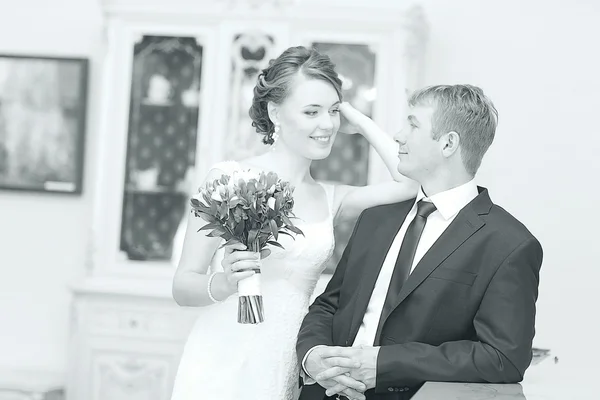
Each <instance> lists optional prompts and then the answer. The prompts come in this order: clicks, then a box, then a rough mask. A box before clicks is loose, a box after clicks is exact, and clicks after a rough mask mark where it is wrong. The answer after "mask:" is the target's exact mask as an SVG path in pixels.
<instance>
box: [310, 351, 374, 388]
mask: <svg viewBox="0 0 600 400" xmlns="http://www.w3.org/2000/svg"><path fill="white" fill-rule="evenodd" d="M379 349H380V347H372V346H360V347H324V348H323V349H322V352H321V357H323V358H324V359H325V360H326V361H328V362H329V363H330V364H332V366H331V368H329V369H327V370H325V371H323V372H321V373H319V374H318V375H316V377H315V379H316V380H317V382H319V380H325V381H327V380H331V379H333V380H334V381H336V382H337V383H338V384H339V385H343V382H344V381H345V379H346V378H347V377H348V376H344V375H340V371H341V368H342V366H341V365H338V364H337V360H347V359H351V360H354V361H358V363H359V364H360V366H358V367H354V368H352V369H351V370H350V371H349V377H350V378H353V379H354V380H356V381H359V382H362V383H364V384H365V386H366V389H372V388H374V387H375V384H376V380H377V356H378V355H379ZM338 387H339V386H336V387H335V388H333V390H336V389H337V388H338ZM338 393H339V392H338Z"/></svg>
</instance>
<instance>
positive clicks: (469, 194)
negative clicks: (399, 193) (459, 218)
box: [415, 179, 479, 220]
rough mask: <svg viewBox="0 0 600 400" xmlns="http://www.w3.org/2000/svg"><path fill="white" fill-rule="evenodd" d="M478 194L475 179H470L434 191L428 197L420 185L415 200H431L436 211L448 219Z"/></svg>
mask: <svg viewBox="0 0 600 400" xmlns="http://www.w3.org/2000/svg"><path fill="white" fill-rule="evenodd" d="M478 195H479V190H477V184H476V183H475V179H471V180H470V181H469V182H467V183H464V184H462V185H460V186H457V187H455V188H452V189H449V190H446V191H443V192H440V193H436V194H434V195H433V196H430V197H427V196H425V193H423V188H422V187H420V188H419V192H418V193H417V198H416V202H418V201H419V200H422V199H424V200H425V201H431V202H432V203H433V204H434V205H435V207H436V209H437V211H439V213H440V215H441V216H442V218H444V219H445V220H448V219H450V218H452V217H453V216H455V215H456V214H458V212H459V211H460V210H462V209H463V208H464V207H465V206H466V205H467V204H469V203H470V202H471V200H473V199H474V198H475V197H477V196H478ZM416 202H415V204H416Z"/></svg>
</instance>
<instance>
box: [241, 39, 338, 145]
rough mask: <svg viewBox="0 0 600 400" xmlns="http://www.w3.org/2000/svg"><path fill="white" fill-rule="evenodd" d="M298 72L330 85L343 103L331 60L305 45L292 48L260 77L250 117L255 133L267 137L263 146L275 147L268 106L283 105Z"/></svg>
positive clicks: (270, 62) (271, 63)
mask: <svg viewBox="0 0 600 400" xmlns="http://www.w3.org/2000/svg"><path fill="white" fill-rule="evenodd" d="M298 73H301V74H302V75H304V76H305V77H307V78H311V79H319V80H322V81H325V82H327V83H329V84H331V85H332V86H333V87H334V89H335V90H336V92H337V94H338V97H339V98H340V101H341V100H342V81H341V80H340V78H339V77H338V74H337V72H335V65H334V64H333V62H331V59H330V58H329V57H328V56H326V55H324V54H321V53H319V52H318V51H317V50H315V49H307V48H306V47H303V46H297V47H290V48H288V49H287V50H285V51H284V52H283V53H281V55H280V56H279V57H277V58H276V59H274V60H270V61H269V66H268V67H267V68H265V69H263V70H262V71H261V72H260V74H259V75H258V79H257V82H256V86H255V87H254V98H253V99H252V106H251V107H250V111H249V114H250V118H252V126H253V127H255V128H256V132H257V133H259V134H261V135H264V137H263V140H262V141H263V143H264V144H266V145H269V144H273V131H274V130H275V126H274V125H273V122H271V120H270V119H269V112H268V109H267V104H268V103H269V101H272V102H273V103H275V104H281V103H282V102H283V101H284V100H285V98H286V97H287V96H288V94H289V91H290V86H291V83H292V79H293V78H294V76H295V75H296V74H298Z"/></svg>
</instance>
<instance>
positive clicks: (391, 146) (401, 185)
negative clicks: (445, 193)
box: [334, 103, 419, 224]
mask: <svg viewBox="0 0 600 400" xmlns="http://www.w3.org/2000/svg"><path fill="white" fill-rule="evenodd" d="M340 111H341V112H342V114H343V115H344V117H346V118H347V119H348V121H349V122H350V123H351V124H353V125H355V126H356V127H357V128H358V129H359V130H360V133H361V134H362V135H363V136H364V137H365V138H366V139H367V140H368V141H369V144H370V145H371V146H373V147H374V148H375V151H377V153H378V154H379V156H380V157H381V159H382V160H383V162H384V163H385V165H386V167H387V169H388V171H389V172H390V175H391V176H392V178H393V179H394V181H392V182H385V183H379V184H374V185H368V186H350V185H336V187H335V197H334V209H335V210H336V214H335V224H339V223H341V222H346V221H353V220H354V219H356V218H357V217H358V216H359V215H360V213H362V212H363V211H364V210H365V209H367V208H371V207H375V206H379V205H382V204H391V203H397V202H400V201H405V200H408V199H411V198H413V197H415V196H416V194H417V191H418V189H419V184H418V183H417V182H415V181H413V180H411V179H409V178H407V177H405V176H404V175H402V174H401V173H400V172H398V169H397V166H398V145H397V144H396V142H395V141H394V140H393V139H392V138H391V137H390V136H389V135H388V134H387V133H385V132H384V131H382V130H381V129H380V128H379V127H378V126H377V124H375V122H373V120H371V118H369V117H367V116H366V115H364V114H362V113H361V112H359V111H358V110H356V109H355V108H354V107H352V106H351V105H350V104H348V103H342V104H341V105H340Z"/></svg>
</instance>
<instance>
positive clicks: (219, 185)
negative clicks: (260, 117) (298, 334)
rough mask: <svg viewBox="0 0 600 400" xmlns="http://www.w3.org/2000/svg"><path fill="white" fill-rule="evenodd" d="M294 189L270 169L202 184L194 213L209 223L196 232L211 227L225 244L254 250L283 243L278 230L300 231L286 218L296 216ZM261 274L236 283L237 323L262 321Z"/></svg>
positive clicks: (194, 199)
mask: <svg viewBox="0 0 600 400" xmlns="http://www.w3.org/2000/svg"><path fill="white" fill-rule="evenodd" d="M293 191H294V188H293V187H292V186H291V185H290V183H289V182H285V181H282V180H281V179H279V177H278V176H277V174H275V173H274V172H269V173H264V172H260V173H253V172H251V171H239V172H234V173H233V174H232V175H231V176H229V175H222V176H221V178H220V179H217V180H214V181H213V182H207V183H206V185H205V186H203V187H201V188H200V189H199V191H198V193H197V194H195V195H194V196H192V199H191V205H192V213H194V215H195V216H196V217H201V218H203V219H204V220H205V221H206V222H208V224H206V225H204V226H203V227H202V228H200V230H199V231H202V230H210V232H209V233H208V234H207V235H208V236H210V237H220V238H222V239H223V240H225V243H224V244H223V246H225V245H228V244H232V243H236V242H239V243H242V244H244V245H245V246H246V247H247V248H248V250H249V251H254V252H260V251H261V250H263V249H264V248H265V247H267V246H268V245H272V246H276V247H280V248H283V246H282V245H281V244H280V243H278V242H277V240H278V239H279V235H280V234H284V235H288V236H291V237H292V238H294V236H292V235H291V233H294V234H297V235H298V234H300V235H303V233H302V231H301V230H300V229H298V228H297V227H295V226H294V224H293V223H292V221H291V220H290V219H291V218H294V214H293V213H292V209H293V207H294V198H293V197H292V193H293ZM290 232H291V233H290ZM221 247H222V246H221ZM257 272H259V273H260V271H257ZM259 273H257V274H255V275H253V276H251V277H249V278H246V279H243V280H241V281H240V282H239V283H238V298H239V300H238V322H239V323H241V324H258V323H260V322H263V321H264V309H263V302H262V295H261V290H260V274H259Z"/></svg>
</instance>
